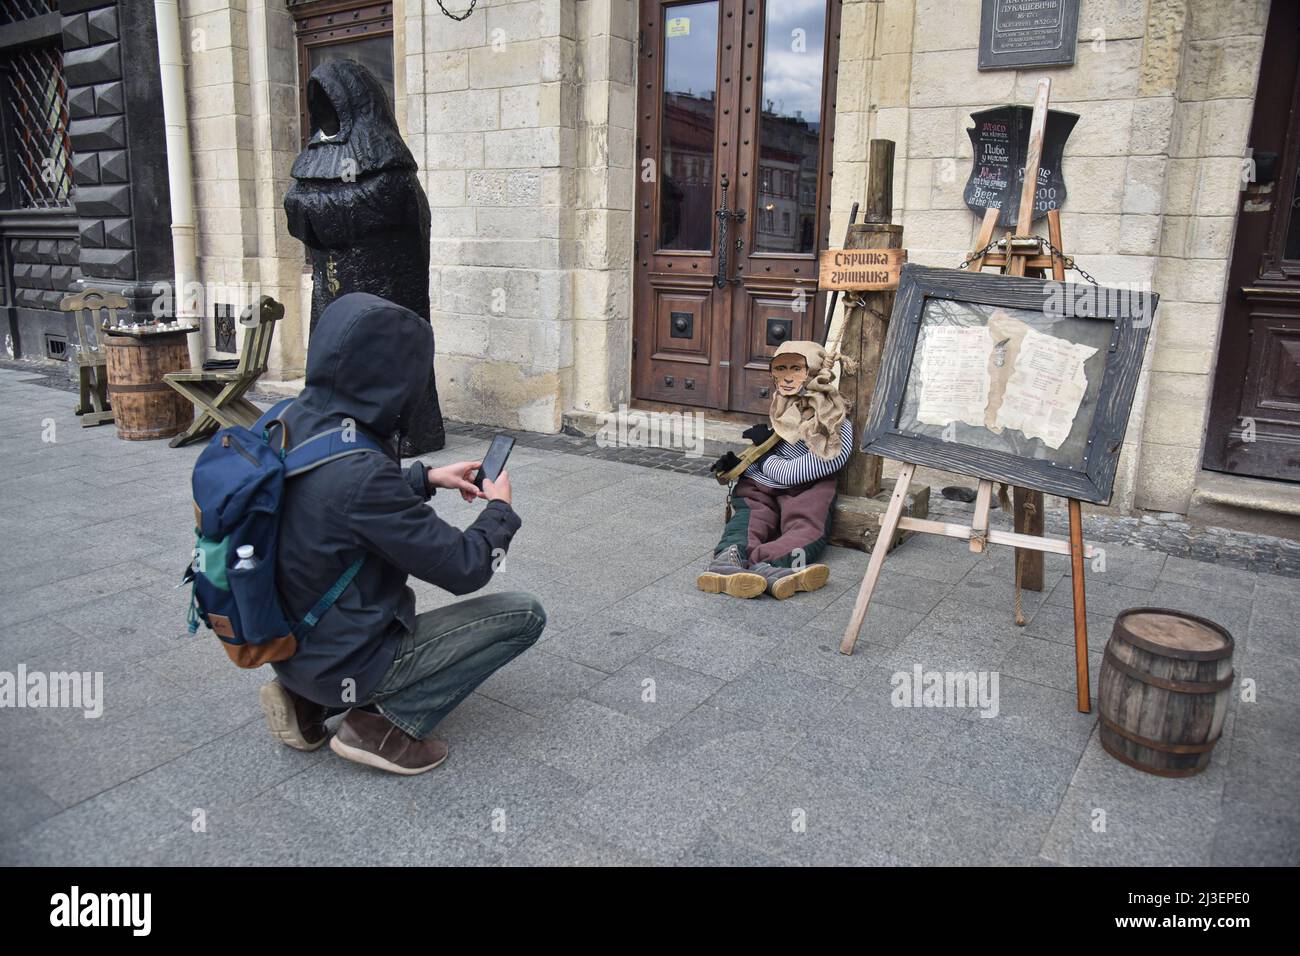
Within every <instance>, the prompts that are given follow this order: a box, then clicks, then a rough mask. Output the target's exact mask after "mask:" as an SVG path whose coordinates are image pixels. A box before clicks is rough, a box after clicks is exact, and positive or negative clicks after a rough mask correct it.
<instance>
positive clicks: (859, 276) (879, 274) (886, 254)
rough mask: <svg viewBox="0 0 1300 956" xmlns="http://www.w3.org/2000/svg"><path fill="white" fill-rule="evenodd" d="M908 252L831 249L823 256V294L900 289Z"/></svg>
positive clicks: (819, 288) (818, 282)
mask: <svg viewBox="0 0 1300 956" xmlns="http://www.w3.org/2000/svg"><path fill="white" fill-rule="evenodd" d="M906 261H907V250H906V249H827V250H825V251H824V252H823V253H822V254H821V263H820V266H821V275H820V277H819V278H818V280H817V287H818V290H819V291H823V292H824V291H828V290H829V291H834V290H836V289H838V290H840V291H841V292H884V291H886V290H888V289H897V288H898V273H899V271H900V270H901V269H902V268H903V263H904V262H906Z"/></svg>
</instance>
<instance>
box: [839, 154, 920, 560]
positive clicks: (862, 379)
mask: <svg viewBox="0 0 1300 956" xmlns="http://www.w3.org/2000/svg"><path fill="white" fill-rule="evenodd" d="M868 167H869V168H868V178H867V205H866V214H865V216H864V218H863V221H862V222H861V223H855V222H852V221H850V223H849V228H848V233H847V235H846V236H845V238H844V249H843V250H834V249H832V250H828V251H827V252H825V253H823V254H822V264H821V277H820V280H819V283H818V284H819V286H820V287H821V288H830V289H833V290H836V294H838V292H839V291H841V290H842V291H844V295H845V299H844V319H843V321H842V322H841V323H840V328H839V335H838V336H837V339H838V343H839V350H840V352H841V354H843V355H844V357H845V358H846V359H847V360H848V361H846V362H845V363H844V364H843V365H842V366H841V368H840V382H839V387H840V394H841V395H843V396H844V399H845V401H846V402H847V403H848V406H849V414H850V415H851V417H852V422H853V437H854V444H855V445H858V444H860V443H861V440H862V435H863V430H864V428H865V427H866V423H867V415H868V413H869V412H870V410H871V393H872V391H873V390H874V389H875V387H876V376H877V374H878V373H879V371H880V356H881V353H882V351H883V348H884V344H885V332H886V330H887V329H888V327H889V314H890V312H891V311H893V308H894V290H895V289H897V288H898V272H899V269H900V268H901V266H902V263H903V262H906V261H907V250H905V249H904V248H903V227H902V226H899V225H895V224H894V223H892V222H891V220H892V218H893V212H894V143H893V140H888V139H873V140H872V141H871V152H870V161H869V164H868ZM855 208H856V207H855ZM849 251H853V252H865V253H868V254H869V255H870V257H871V258H878V259H880V260H882V261H886V260H887V261H888V264H887V265H882V266H879V267H877V268H878V269H880V270H883V271H885V272H887V273H888V276H887V277H882V278H883V281H875V282H872V281H866V280H863V279H861V278H852V279H840V281H835V273H836V272H837V271H844V272H854V271H859V272H860V271H863V270H856V269H855V266H854V265H847V266H846V265H844V264H843V257H842V256H839V258H840V259H841V265H839V266H837V265H836V258H837V256H838V254H839V253H841V252H849ZM877 253H878V254H879V255H876V254H877ZM866 271H876V270H875V269H868V270H866ZM834 311H835V310H834V306H833V305H832V308H831V316H830V318H829V319H828V321H827V345H828V347H831V346H833V345H834V344H835V342H834V340H833V339H832V337H831V335H830V331H831V330H830V326H831V324H832V323H833V322H834V318H835V316H834ZM883 464H884V463H883V461H882V460H881V458H880V456H879V455H869V454H866V453H864V452H861V451H854V453H853V454H852V455H851V456H850V457H849V460H848V463H847V464H846V465H845V466H844V467H843V468H842V469H840V474H839V481H838V483H837V488H836V500H835V514H834V516H833V518H832V523H831V534H830V542H831V544H835V545H839V546H841V547H846V548H857V549H858V550H859V551H869V550H871V548H872V547H873V545H874V544H875V542H876V536H877V535H878V534H879V532H880V527H881V523H880V519H881V516H882V515H883V514H884V513H885V509H886V508H887V507H888V504H889V500H890V492H891V490H892V489H889V490H883V489H882V481H881V470H882V466H883ZM929 504H930V489H929V487H928V486H925V485H921V486H918V487H914V488H912V489H911V490H910V492H909V494H908V495H907V496H906V500H905V502H904V511H905V513H906V514H908V515H910V516H913V517H918V518H924V517H925V516H926V515H928V514H929ZM904 537H906V534H905V533H900V534H899V535H898V536H897V537H896V539H895V540H894V541H893V542H892V543H891V544H890V547H894V546H895V545H897V544H898V543H899V542H900V541H902V540H903V538H904Z"/></svg>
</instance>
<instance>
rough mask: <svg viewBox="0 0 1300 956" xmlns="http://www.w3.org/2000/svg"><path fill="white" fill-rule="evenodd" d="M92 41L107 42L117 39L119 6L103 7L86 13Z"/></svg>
mask: <svg viewBox="0 0 1300 956" xmlns="http://www.w3.org/2000/svg"><path fill="white" fill-rule="evenodd" d="M86 25H87V27H88V29H89V34H90V42H91V43H107V42H108V41H110V40H116V39H117V7H103V8H101V9H99V10H92V11H90V12H89V13H88V14H86Z"/></svg>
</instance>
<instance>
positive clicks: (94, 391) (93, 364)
mask: <svg viewBox="0 0 1300 956" xmlns="http://www.w3.org/2000/svg"><path fill="white" fill-rule="evenodd" d="M126 307H127V301H126V299H124V298H123V297H122V296H120V295H118V294H117V293H115V292H101V291H100V290H99V289H86V290H84V291H82V292H73V293H69V294H68V295H65V296H64V297H63V298H62V300H60V302H59V308H60V309H62V310H63V311H64V312H71V313H72V324H73V325H75V326H76V328H77V347H76V348H75V349H73V352H72V360H73V362H74V363H75V364H76V366H77V387H78V391H79V401H78V402H77V411H76V413H77V414H78V415H80V416H81V425H82V427H83V428H89V427H90V426H91V425H104V424H107V423H108V422H111V421H112V420H113V410H112V408H111V407H110V406H109V401H108V356H107V355H106V354H105V352H104V343H103V340H102V339H101V338H100V335H101V332H100V330H101V329H102V328H104V326H106V325H115V324H116V323H117V310H118V309H125V308H126ZM101 314H102V316H103V317H102V319H101V317H100V316H101Z"/></svg>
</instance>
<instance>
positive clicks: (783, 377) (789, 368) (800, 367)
mask: <svg viewBox="0 0 1300 956" xmlns="http://www.w3.org/2000/svg"><path fill="white" fill-rule="evenodd" d="M771 368H772V382H773V384H775V385H776V390H777V391H778V392H780V393H781V394H782V395H786V396H790V395H798V394H799V390H800V389H802V388H803V383H804V382H805V381H807V380H808V363H807V362H805V361H804V357H803V356H802V355H796V354H794V353H791V352H782V353H781V354H780V355H775V356H773V357H772V365H771Z"/></svg>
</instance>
